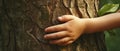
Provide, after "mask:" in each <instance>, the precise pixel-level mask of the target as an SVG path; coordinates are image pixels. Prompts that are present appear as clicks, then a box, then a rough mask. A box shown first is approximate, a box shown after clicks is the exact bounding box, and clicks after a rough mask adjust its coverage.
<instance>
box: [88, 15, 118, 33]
mask: <svg viewBox="0 0 120 51" xmlns="http://www.w3.org/2000/svg"><path fill="white" fill-rule="evenodd" d="M118 27H120V13H114V14H109V15H105V16H102V17H98V18H92V19H90V20H89V21H88V23H87V27H86V33H93V32H99V31H104V30H108V29H112V28H118Z"/></svg>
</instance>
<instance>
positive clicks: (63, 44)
mask: <svg viewBox="0 0 120 51" xmlns="http://www.w3.org/2000/svg"><path fill="white" fill-rule="evenodd" d="M72 43H73V41H72V40H71V41H68V42H65V43H62V44H59V45H62V46H66V45H69V44H72Z"/></svg>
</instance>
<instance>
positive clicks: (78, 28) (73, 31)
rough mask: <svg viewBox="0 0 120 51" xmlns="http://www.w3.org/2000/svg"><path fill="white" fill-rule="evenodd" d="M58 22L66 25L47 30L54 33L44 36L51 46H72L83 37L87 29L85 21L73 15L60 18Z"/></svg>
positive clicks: (46, 30)
mask: <svg viewBox="0 0 120 51" xmlns="http://www.w3.org/2000/svg"><path fill="white" fill-rule="evenodd" d="M58 20H59V21H61V22H65V23H63V24H59V25H55V26H51V27H48V28H46V29H45V32H48V33H49V32H54V33H50V34H46V35H45V36H44V38H45V39H47V40H49V43H50V44H56V45H68V44H71V43H73V42H74V41H75V40H76V39H78V38H79V37H80V35H82V33H83V32H84V30H85V27H86V20H85V19H80V18H78V17H75V16H72V15H64V16H61V17H58Z"/></svg>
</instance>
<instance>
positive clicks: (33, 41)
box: [0, 0, 106, 51]
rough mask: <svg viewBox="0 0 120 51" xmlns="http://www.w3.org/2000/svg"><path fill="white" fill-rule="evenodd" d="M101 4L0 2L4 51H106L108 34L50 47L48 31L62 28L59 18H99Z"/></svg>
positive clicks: (87, 0)
mask: <svg viewBox="0 0 120 51" xmlns="http://www.w3.org/2000/svg"><path fill="white" fill-rule="evenodd" d="M98 2H99V1H98V0H0V22H1V24H0V33H1V34H0V36H1V37H2V38H1V37H0V40H1V39H2V42H1V41H0V43H1V44H2V45H1V46H2V48H1V49H0V50H2V51H106V47H105V42H104V34H102V33H95V34H89V35H86V34H85V35H83V36H81V37H80V38H79V39H78V40H77V41H76V42H74V43H73V44H70V45H68V46H64V47H63V46H57V45H50V44H48V43H46V42H47V41H46V40H44V39H43V35H44V34H45V32H44V28H46V27H48V26H51V25H55V24H59V21H57V19H56V18H57V17H58V16H61V15H66V14H72V15H75V16H78V17H81V18H92V17H96V16H97V10H98Z"/></svg>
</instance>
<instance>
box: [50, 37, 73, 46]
mask: <svg viewBox="0 0 120 51" xmlns="http://www.w3.org/2000/svg"><path fill="white" fill-rule="evenodd" d="M70 40H71V39H70V38H69V37H65V38H62V39H58V40H51V41H50V44H57V45H59V44H62V43H65V42H68V41H70Z"/></svg>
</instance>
